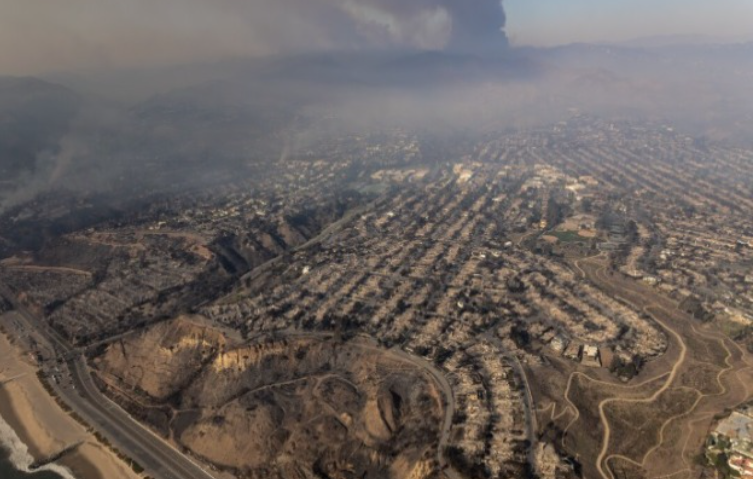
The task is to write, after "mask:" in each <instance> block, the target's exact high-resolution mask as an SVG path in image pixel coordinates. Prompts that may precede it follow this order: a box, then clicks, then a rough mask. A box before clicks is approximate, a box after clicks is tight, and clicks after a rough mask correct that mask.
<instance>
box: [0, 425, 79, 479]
mask: <svg viewBox="0 0 754 479" xmlns="http://www.w3.org/2000/svg"><path fill="white" fill-rule="evenodd" d="M33 461H34V458H32V457H31V454H29V449H28V448H27V447H26V444H24V443H23V442H22V441H21V439H19V437H18V435H17V434H16V432H15V431H14V430H13V429H12V428H11V427H10V426H9V425H8V423H6V422H5V421H4V420H3V418H2V417H0V479H76V478H75V477H74V475H73V474H71V471H69V470H68V469H67V468H65V467H63V466H59V465H57V464H48V465H46V466H44V467H41V468H39V469H38V470H36V471H34V472H29V465H30V464H31V463H32V462H33Z"/></svg>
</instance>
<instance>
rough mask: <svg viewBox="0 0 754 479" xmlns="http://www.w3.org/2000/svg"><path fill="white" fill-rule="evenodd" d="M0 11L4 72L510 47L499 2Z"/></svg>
mask: <svg viewBox="0 0 754 479" xmlns="http://www.w3.org/2000/svg"><path fill="white" fill-rule="evenodd" d="M0 18H1V20H0V74H6V75H9V74H13V75H18V74H39V73H43V72H49V71H55V70H68V71H70V70H72V69H82V68H83V69H99V68H104V67H107V68H122V67H142V66H152V65H158V64H159V65H165V64H178V63H191V62H197V61H208V60H217V59H221V58H227V57H249V56H257V55H267V54H281V53H293V52H311V51H325V50H339V51H342V50H364V49H401V48H409V49H411V48H419V49H432V50H443V49H446V48H447V49H452V50H454V51H464V52H466V53H472V52H477V51H479V50H482V49H484V50H491V49H503V48H504V47H505V46H506V45H507V41H506V37H505V35H504V33H503V32H502V31H501V29H502V28H503V26H504V23H505V15H504V13H503V8H502V5H501V3H500V0H410V1H405V0H214V1H211V2H208V1H205V0H132V1H129V2H121V1H118V0H71V1H67V2H41V3H40V2H28V1H26V0H8V1H6V2H4V3H3V6H2V7H0ZM20 44H23V48H18V46H19V45H20Z"/></svg>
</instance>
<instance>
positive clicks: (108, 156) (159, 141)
mask: <svg viewBox="0 0 754 479" xmlns="http://www.w3.org/2000/svg"><path fill="white" fill-rule="evenodd" d="M0 26H1V27H2V28H0V69H2V70H4V71H6V72H8V73H11V74H14V75H17V74H19V73H22V72H27V71H29V72H49V71H55V70H56V71H55V72H54V73H44V74H43V73H40V74H38V75H36V76H37V78H22V77H3V76H0V213H3V212H8V211H11V213H10V214H11V215H13V214H17V213H13V212H12V211H13V210H14V208H22V207H23V206H22V205H24V204H26V203H28V202H33V201H34V198H35V197H37V195H39V194H44V193H49V192H59V191H65V190H68V191H75V192H76V194H79V193H82V192H83V193H86V194H95V195H96V194H99V193H103V194H111V195H112V196H117V197H118V198H131V197H135V196H140V195H141V196H143V195H144V194H147V193H145V192H149V193H150V194H151V193H154V192H162V191H163V190H165V189H167V188H174V189H181V188H184V187H199V188H201V187H204V186H206V185H208V184H210V183H211V182H213V181H222V178H242V177H244V176H243V175H250V174H253V173H249V172H250V171H252V170H253V168H254V167H258V165H264V164H265V163H269V162H275V161H279V160H280V158H290V157H296V156H301V155H305V154H307V152H308V151H310V150H311V149H312V145H317V144H320V145H323V144H327V145H332V144H333V141H334V140H333V138H339V137H342V136H343V135H348V134H352V135H357V136H361V135H363V134H374V133H375V132H379V131H387V130H394V129H396V128H398V129H404V130H407V131H410V132H411V133H412V134H417V135H422V137H424V138H431V140H430V141H429V143H435V144H437V141H439V142H441V143H442V142H448V140H447V139H448V138H462V139H463V141H466V142H471V141H474V139H475V138H479V137H480V135H484V134H485V133H489V134H497V133H499V132H500V131H503V130H507V129H510V128H514V129H515V128H530V127H538V126H544V125H552V124H554V123H557V122H559V121H562V120H563V119H565V118H568V117H569V116H571V115H574V114H588V115H597V116H601V117H607V118H621V119H629V120H633V121H647V120H649V121H652V122H654V123H655V124H656V123H657V122H667V123H668V124H672V125H674V126H677V127H679V128H683V129H685V131H687V132H688V133H689V134H692V135H694V136H697V137H700V138H707V139H711V140H715V141H728V142H731V143H735V144H737V145H747V144H750V142H751V109H750V108H749V107H748V105H750V104H751V96H752V92H751V88H750V85H751V82H752V68H751V59H752V46H751V43H746V44H729V45H706V46H705V45H700V44H694V45H685V46H684V45H674V46H660V47H652V46H647V45H638V46H637V45H622V46H621V45H599V44H594V45H583V44H582V45H569V46H563V47H555V48H523V47H515V46H513V47H511V46H509V45H508V40H507V37H506V34H505V27H506V15H505V12H504V10H503V7H502V4H501V3H500V2H499V0H411V1H408V0H214V1H211V2H209V1H206V0H181V1H178V0H149V1H148V0H132V1H129V2H120V1H116V0H98V1H96V2H95V1H94V0H69V1H66V2H38V1H33V2H32V1H26V0H7V1H5V2H3V5H2V6H0ZM20 39H23V44H24V45H23V48H18V44H19V40H20ZM450 143H452V142H450ZM443 144H444V145H445V144H447V143H443ZM325 149H326V148H325ZM438 151H440V152H442V151H444V152H445V153H447V155H452V154H453V150H452V149H447V148H443V149H441V148H437V149H435V150H434V153H433V154H432V155H434V154H435V153H436V152H438ZM445 153H443V154H445ZM430 160H431V161H452V160H453V158H451V157H448V158H435V157H434V156H433V157H432V158H430Z"/></svg>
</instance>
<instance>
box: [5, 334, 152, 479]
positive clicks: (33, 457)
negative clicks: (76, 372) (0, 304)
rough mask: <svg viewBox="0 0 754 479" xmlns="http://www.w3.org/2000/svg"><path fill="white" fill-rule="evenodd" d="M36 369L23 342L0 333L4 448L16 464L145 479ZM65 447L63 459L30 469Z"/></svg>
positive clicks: (68, 473) (81, 476)
mask: <svg viewBox="0 0 754 479" xmlns="http://www.w3.org/2000/svg"><path fill="white" fill-rule="evenodd" d="M37 370H38V368H37V366H36V365H34V364H32V363H31V361H30V360H29V359H28V356H27V355H26V354H25V353H24V352H23V351H22V350H21V349H20V348H19V347H18V345H17V344H14V343H13V342H12V341H11V338H10V337H8V336H7V335H6V334H5V333H0V447H3V448H4V449H7V450H8V451H9V453H10V456H9V460H10V462H11V463H12V464H13V465H14V467H16V469H19V470H21V471H23V472H38V471H45V470H46V471H51V472H54V473H56V474H58V475H61V476H62V477H63V478H64V479H140V478H141V477H142V475H140V474H136V473H135V472H133V471H132V470H131V468H130V467H129V466H128V465H127V464H126V463H124V462H123V461H122V460H121V459H119V458H118V457H117V456H116V455H115V454H114V453H113V452H112V451H110V450H109V449H107V448H106V447H105V446H103V445H102V444H100V443H99V441H98V440H97V439H96V438H95V437H94V435H93V434H92V432H91V431H89V430H87V428H86V427H85V426H83V425H82V424H80V423H79V422H77V421H76V420H75V419H73V417H71V415H70V414H69V413H68V412H66V411H64V410H63V409H62V408H61V407H60V406H59V405H58V403H57V402H56V400H55V398H53V397H52V396H51V395H50V394H49V393H48V392H47V390H46V389H45V388H44V386H43V385H42V383H41V381H40V380H39V378H38V377H37ZM11 378H14V379H11ZM3 380H7V382H5V383H2V381H3ZM66 449H71V450H70V451H69V452H67V453H66V454H64V455H63V456H62V457H61V458H60V459H58V460H56V461H54V462H52V463H50V464H47V465H45V466H42V467H39V468H37V469H34V470H32V471H29V470H28V469H29V465H31V464H32V463H33V462H34V461H44V460H46V459H47V458H50V457H53V456H55V455H56V454H59V453H60V452H61V451H64V450H66Z"/></svg>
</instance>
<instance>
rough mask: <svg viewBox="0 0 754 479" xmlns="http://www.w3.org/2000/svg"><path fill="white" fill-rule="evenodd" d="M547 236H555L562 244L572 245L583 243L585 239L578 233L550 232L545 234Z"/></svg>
mask: <svg viewBox="0 0 754 479" xmlns="http://www.w3.org/2000/svg"><path fill="white" fill-rule="evenodd" d="M547 234H548V235H552V236H555V237H556V238H558V240H560V241H562V242H564V243H574V242H577V241H584V240H585V239H586V238H584V237H583V236H579V232H578V231H572V230H567V231H550V232H548V233H547Z"/></svg>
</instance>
